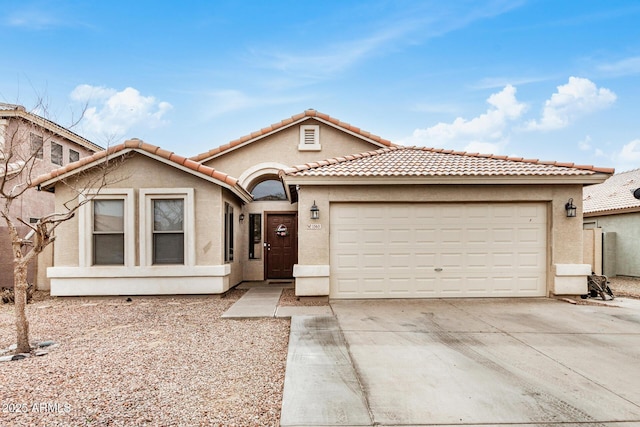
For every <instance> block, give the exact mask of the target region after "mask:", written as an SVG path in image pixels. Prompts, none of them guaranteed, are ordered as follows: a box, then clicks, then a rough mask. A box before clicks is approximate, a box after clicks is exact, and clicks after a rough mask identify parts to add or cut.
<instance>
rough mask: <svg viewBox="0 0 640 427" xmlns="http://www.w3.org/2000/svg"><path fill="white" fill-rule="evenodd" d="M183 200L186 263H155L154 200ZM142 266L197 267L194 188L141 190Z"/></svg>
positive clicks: (140, 236) (140, 233) (140, 230)
mask: <svg viewBox="0 0 640 427" xmlns="http://www.w3.org/2000/svg"><path fill="white" fill-rule="evenodd" d="M169 199H182V200H183V201H184V202H183V203H184V205H183V206H184V218H183V233H184V263H182V264H154V263H153V240H154V239H153V235H154V230H153V228H154V218H153V213H154V212H153V200H169ZM139 207H140V229H139V240H140V264H141V265H142V266H148V267H156V268H157V267H160V268H162V267H175V266H193V265H195V259H196V252H195V217H194V189H193V188H141V189H140V200H139Z"/></svg>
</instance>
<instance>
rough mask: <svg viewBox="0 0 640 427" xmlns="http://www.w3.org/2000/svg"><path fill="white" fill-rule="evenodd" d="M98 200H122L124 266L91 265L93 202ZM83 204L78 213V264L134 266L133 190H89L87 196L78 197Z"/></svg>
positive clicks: (85, 265) (89, 265) (83, 265)
mask: <svg viewBox="0 0 640 427" xmlns="http://www.w3.org/2000/svg"><path fill="white" fill-rule="evenodd" d="M100 199H108V200H113V199H122V200H124V265H122V264H110V265H106V264H104V265H103V264H100V265H94V264H93V200H100ZM80 202H81V203H83V205H82V206H81V209H79V212H78V224H79V227H80V230H79V234H80V236H79V239H78V254H79V258H80V259H79V260H78V261H79V264H80V266H82V267H94V268H102V267H113V268H123V267H132V266H134V265H135V254H136V251H135V229H134V227H135V212H134V211H135V209H134V191H133V189H123V188H102V189H100V190H99V193H98V190H91V191H88V192H87V195H82V196H81V197H80Z"/></svg>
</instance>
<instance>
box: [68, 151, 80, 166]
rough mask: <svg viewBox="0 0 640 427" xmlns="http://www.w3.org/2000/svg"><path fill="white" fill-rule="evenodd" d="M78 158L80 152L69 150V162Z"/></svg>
mask: <svg viewBox="0 0 640 427" xmlns="http://www.w3.org/2000/svg"><path fill="white" fill-rule="evenodd" d="M78 160H80V153H78V152H77V151H76V150H69V163H73V162H77V161H78Z"/></svg>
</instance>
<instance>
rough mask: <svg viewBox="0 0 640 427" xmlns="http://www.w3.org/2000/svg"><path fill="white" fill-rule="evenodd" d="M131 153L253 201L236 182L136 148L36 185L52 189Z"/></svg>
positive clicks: (106, 157)
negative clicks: (220, 178) (62, 182)
mask: <svg viewBox="0 0 640 427" xmlns="http://www.w3.org/2000/svg"><path fill="white" fill-rule="evenodd" d="M132 151H133V152H136V153H140V154H143V155H145V156H147V157H149V158H152V159H154V160H157V161H159V162H161V163H164V164H166V165H169V166H171V167H174V168H176V169H179V170H181V171H183V172H187V173H189V174H191V175H194V176H196V177H198V178H201V179H204V180H205V181H209V182H211V183H214V184H217V185H219V186H221V187H223V188H226V189H228V190H229V191H231V192H232V193H234V194H235V195H236V196H238V198H240V200H242V201H243V202H245V203H250V202H251V201H252V200H253V196H252V195H251V194H250V193H249V192H248V191H247V190H245V189H244V188H243V187H242V186H241V185H240V184H238V183H237V182H236V183H235V184H233V185H232V184H230V183H227V182H224V181H221V180H219V179H216V178H214V177H212V176H209V175H206V174H202V173H199V172H198V171H194V170H193V169H190V168H188V167H186V166H184V165H181V164H179V163H176V162H172V161H170V160H168V159H166V158H164V157H162V156H159V155H157V154H153V153H150V152H148V151H145V150H143V149H138V148H133V147H129V148H125V149H123V150H120V151H117V152H114V153H109V154H108V155H106V156H104V157H102V158H100V159H97V160H94V161H93V162H89V163H87V164H85V165H82V166H80V167H78V168H75V169H73V170H71V171H69V172H66V173H63V174H60V175H57V176H55V177H52V178H50V179H48V180H46V181H42V182H40V183H39V184H38V187H39V188H40V189H44V190H47V189H49V188H51V187H54V186H55V184H56V183H58V182H60V181H62V180H64V179H67V178H69V177H70V176H72V175H75V174H79V173H82V172H83V171H86V170H88V169H91V168H93V167H95V166H97V165H98V164H101V163H104V162H105V161H107V162H108V161H111V160H113V159H115V158H118V157H122V156H124V155H126V154H128V153H130V152H132Z"/></svg>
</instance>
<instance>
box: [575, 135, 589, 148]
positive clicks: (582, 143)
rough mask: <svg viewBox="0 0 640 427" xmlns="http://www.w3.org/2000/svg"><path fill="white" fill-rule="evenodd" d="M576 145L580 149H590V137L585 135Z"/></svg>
mask: <svg viewBox="0 0 640 427" xmlns="http://www.w3.org/2000/svg"><path fill="white" fill-rule="evenodd" d="M578 147H579V148H580V150H582V151H589V150H591V137H590V136H589V135H587V136H585V137H584V139H583V140H582V141H578Z"/></svg>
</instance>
